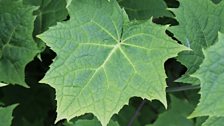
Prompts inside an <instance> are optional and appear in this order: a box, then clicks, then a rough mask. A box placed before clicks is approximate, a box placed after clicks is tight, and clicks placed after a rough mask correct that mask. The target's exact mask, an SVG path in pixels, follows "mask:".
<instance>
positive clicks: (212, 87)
mask: <svg viewBox="0 0 224 126" xmlns="http://www.w3.org/2000/svg"><path fill="white" fill-rule="evenodd" d="M223 47H224V35H223V34H222V33H219V37H218V42H217V43H216V44H214V45H213V46H211V47H210V48H208V49H206V50H205V51H204V55H205V59H204V61H203V63H202V64H201V66H200V68H199V69H198V70H197V71H196V73H194V74H193V75H192V76H194V77H197V78H199V79H200V81H201V90H200V94H201V98H200V102H199V103H198V105H197V107H196V109H195V110H194V112H193V113H192V114H191V115H190V117H196V116H211V117H212V116H216V117H219V116H223V115H224V111H223V110H224V106H223V103H224V100H223V99H218V100H217V98H221V97H222V96H223V95H224V93H223V89H224V86H223V81H224V78H223V75H224V68H223V67H224V59H223V54H224V51H223Z"/></svg>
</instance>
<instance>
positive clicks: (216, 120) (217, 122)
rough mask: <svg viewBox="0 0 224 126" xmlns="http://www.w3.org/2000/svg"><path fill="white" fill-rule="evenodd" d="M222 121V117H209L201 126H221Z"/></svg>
mask: <svg viewBox="0 0 224 126" xmlns="http://www.w3.org/2000/svg"><path fill="white" fill-rule="evenodd" d="M223 121H224V118H223V117H210V118H208V119H207V120H206V121H205V123H203V124H202V126H221V125H223Z"/></svg>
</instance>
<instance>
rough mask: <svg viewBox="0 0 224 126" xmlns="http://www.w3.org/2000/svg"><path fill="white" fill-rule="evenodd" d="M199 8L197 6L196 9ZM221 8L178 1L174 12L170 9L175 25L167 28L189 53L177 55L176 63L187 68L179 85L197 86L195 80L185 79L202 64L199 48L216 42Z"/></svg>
mask: <svg viewBox="0 0 224 126" xmlns="http://www.w3.org/2000/svg"><path fill="white" fill-rule="evenodd" d="M199 5H200V6H199ZM223 7H224V4H219V5H216V4H214V3H212V1H210V0H191V1H189V0H180V7H179V8H178V9H171V10H172V11H173V12H174V13H175V15H176V18H177V20H178V22H179V25H178V26H174V27H171V28H170V29H169V30H171V32H172V33H174V36H175V37H176V38H177V39H178V40H180V41H181V43H182V44H184V45H185V46H188V47H190V48H191V49H192V50H193V51H185V52H182V53H180V55H179V56H178V58H177V59H178V60H179V61H180V62H181V63H183V64H184V65H185V66H187V68H188V71H187V73H186V74H185V75H184V76H183V77H182V78H180V79H179V81H180V82H185V83H192V84H199V83H200V81H199V80H198V79H196V78H193V77H189V75H190V74H192V73H194V72H195V71H196V70H197V69H198V68H199V65H200V64H201V63H202V61H203V58H204V56H203V53H202V48H207V47H209V46H211V45H212V44H213V43H214V42H215V40H216V39H217V35H218V31H219V30H220V29H222V27H223V25H222V24H224V19H223V16H222V15H224V9H223Z"/></svg>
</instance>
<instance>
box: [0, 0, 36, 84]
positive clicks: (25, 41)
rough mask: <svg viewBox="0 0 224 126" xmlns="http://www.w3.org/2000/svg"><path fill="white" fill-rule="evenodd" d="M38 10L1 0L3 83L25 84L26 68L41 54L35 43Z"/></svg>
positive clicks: (0, 73) (0, 78) (0, 70)
mask: <svg viewBox="0 0 224 126" xmlns="http://www.w3.org/2000/svg"><path fill="white" fill-rule="evenodd" d="M33 10H35V8H34V7H31V6H27V5H23V4H22V1H21V0H1V1H0V22H1V23H0V28H1V31H0V81H1V82H5V83H12V84H15V83H17V84H21V85H25V66H26V64H27V63H29V62H30V61H31V60H32V59H33V57H34V56H35V55H36V54H37V53H38V50H37V45H36V44H35V42H34V41H33V38H32V32H33V22H34V18H35V17H34V16H32V13H33Z"/></svg>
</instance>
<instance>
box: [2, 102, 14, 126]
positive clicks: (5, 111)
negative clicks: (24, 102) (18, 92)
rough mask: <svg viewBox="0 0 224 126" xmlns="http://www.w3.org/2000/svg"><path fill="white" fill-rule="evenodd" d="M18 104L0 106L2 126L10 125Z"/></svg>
mask: <svg viewBox="0 0 224 126" xmlns="http://www.w3.org/2000/svg"><path fill="white" fill-rule="evenodd" d="M15 107H16V105H11V106H9V107H5V108H3V107H0V117H1V118H0V125H1V126H10V125H11V122H12V119H13V116H12V112H13V109H14V108H15Z"/></svg>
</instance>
